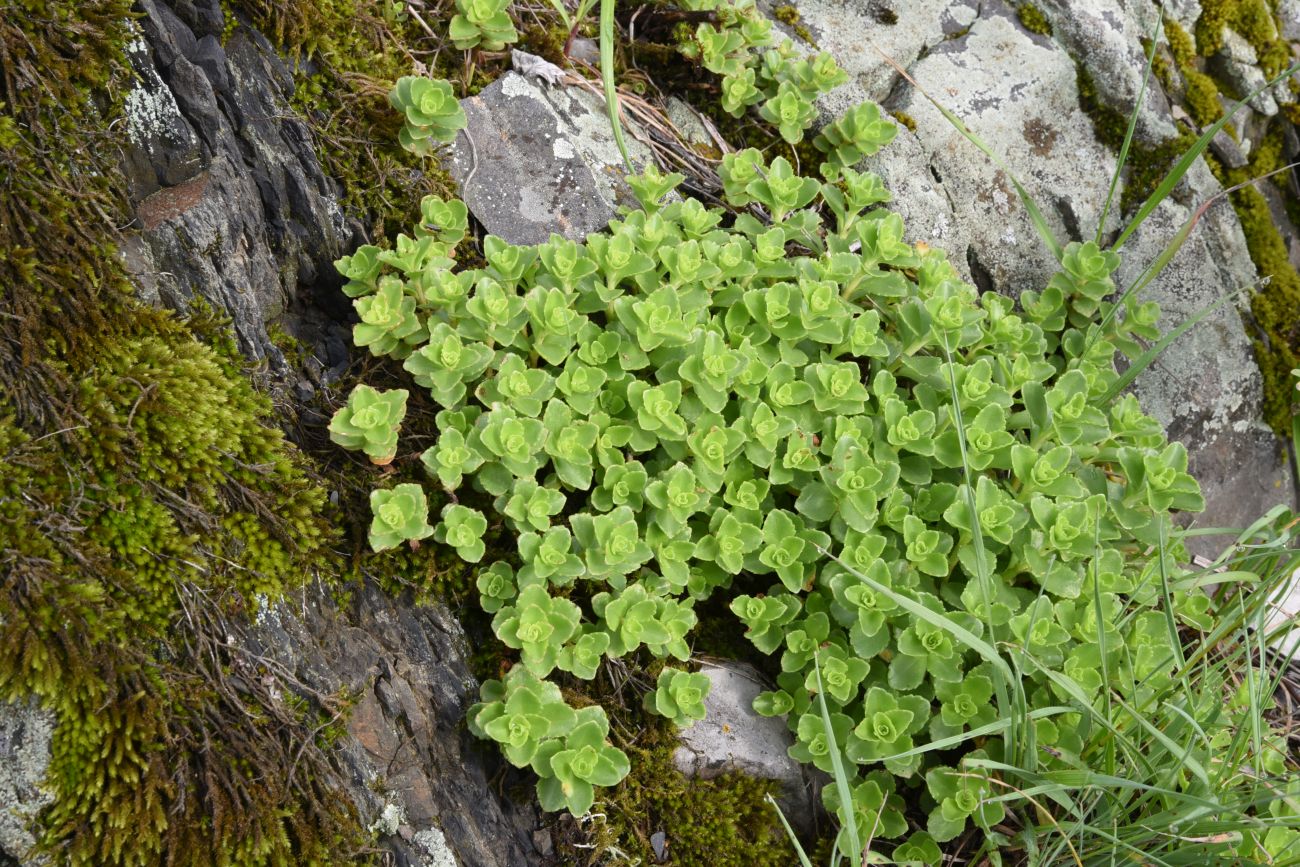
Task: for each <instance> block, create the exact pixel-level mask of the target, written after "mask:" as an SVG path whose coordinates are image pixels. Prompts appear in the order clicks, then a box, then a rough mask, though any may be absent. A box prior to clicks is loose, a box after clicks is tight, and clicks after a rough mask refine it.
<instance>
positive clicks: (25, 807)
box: [0, 700, 54, 864]
mask: <svg viewBox="0 0 1300 867" xmlns="http://www.w3.org/2000/svg"><path fill="white" fill-rule="evenodd" d="M53 733H54V717H53V715H52V714H50V713H48V712H46V711H44V710H41V709H40V707H38V706H37V704H36V702H35V700H32V701H30V702H27V703H12V702H4V701H0V863H3V862H4V858H5V856H6V855H7V856H9V858H12V859H14V861H15V862H16V863H18V864H25V863H28V862H27V861H26V858H27V854H28V851H29V850H30V849H31V848H32V847H33V846H34V845H35V844H36V839H35V837H34V836H33V835H32V833H31V831H30V830H29V828H28V823H29V822H30V821H31V820H32V819H34V818H35V816H36V814H37V813H39V812H40V811H41V809H42V808H44V807H45V806H46V805H47V804H49V803H50V802H51V801H52V800H53V798H52V797H51V795H50V794H49V793H48V792H46V791H45V790H44V789H42V788H41V782H42V780H44V779H45V771H46V769H47V768H48V767H49V766H50V738H51V737H52V735H53Z"/></svg>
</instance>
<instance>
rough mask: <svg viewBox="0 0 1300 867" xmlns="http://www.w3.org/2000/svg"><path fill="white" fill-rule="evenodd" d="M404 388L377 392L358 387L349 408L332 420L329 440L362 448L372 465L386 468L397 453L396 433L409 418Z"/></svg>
mask: <svg viewBox="0 0 1300 867" xmlns="http://www.w3.org/2000/svg"><path fill="white" fill-rule="evenodd" d="M408 395H409V392H407V391H406V390H405V389H401V388H398V389H394V390H392V391H378V390H376V389H373V388H371V387H370V386H368V385H358V386H357V387H356V388H354V389H352V393H351V394H350V395H348V403H347V406H344V407H341V408H340V409H339V410H338V411H337V412H335V413H334V417H333V418H332V419H330V425H329V430H330V439H331V440H333V441H334V442H336V443H338V444H339V445H341V446H343V448H345V449H353V450H356V449H360V450H361V451H363V452H365V453H366V455H367V456H368V457H369V458H370V460H371V462H372V463H375V464H379V465H380V466H383V465H384V464H388V463H390V462H391V461H392V460H393V457H394V456H395V455H396V454H397V432H398V430H399V429H400V428H401V426H402V419H403V418H405V417H406V398H407V397H408Z"/></svg>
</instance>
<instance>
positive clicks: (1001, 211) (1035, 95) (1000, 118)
mask: <svg viewBox="0 0 1300 867" xmlns="http://www.w3.org/2000/svg"><path fill="white" fill-rule="evenodd" d="M912 72H913V75H914V76H915V77H916V78H917V80H918V81H920V82H923V86H925V87H926V88H927V89H929V90H932V91H933V92H934V93H935V94H936V96H937V97H938V98H941V99H942V100H943V102H944V103H945V105H946V106H947V107H948V108H949V109H950V110H952V111H953V112H955V113H956V114H957V115H958V116H959V117H961V118H963V119H964V120H965V122H966V123H967V125H968V126H969V127H970V129H971V130H973V131H974V132H975V134H976V135H978V136H979V137H980V138H982V139H983V140H984V141H985V142H989V143H991V145H992V146H993V147H995V148H996V149H997V152H998V153H999V154H1000V156H1001V158H1002V159H1003V161H1004V163H1005V165H1006V166H1007V167H1008V168H1009V170H1010V171H1011V172H1012V173H1014V174H1015V175H1016V177H1018V178H1019V180H1020V181H1021V183H1023V184H1024V185H1025V187H1026V188H1027V189H1028V191H1029V193H1030V195H1032V196H1033V197H1034V198H1035V200H1036V201H1037V202H1038V204H1039V206H1040V208H1041V209H1042V211H1043V214H1044V217H1045V218H1046V219H1047V221H1048V223H1049V224H1050V225H1051V227H1052V230H1053V232H1054V233H1055V234H1056V236H1057V237H1058V238H1074V237H1078V236H1079V235H1080V234H1082V233H1089V234H1090V233H1092V232H1094V231H1095V230H1096V225H1097V222H1098V220H1099V219H1100V216H1101V209H1102V205H1103V203H1104V202H1105V200H1106V192H1107V188H1108V186H1109V183H1110V177H1111V175H1112V174H1113V172H1114V167H1115V157H1114V155H1113V154H1111V153H1110V152H1109V151H1108V150H1107V149H1106V148H1105V147H1104V146H1103V145H1102V144H1101V143H1100V142H1098V141H1097V139H1096V137H1095V136H1094V135H1093V131H1092V124H1091V122H1090V121H1089V119H1088V117H1087V116H1086V115H1085V114H1084V113H1083V111H1082V109H1081V108H1080V107H1079V94H1078V89H1077V86H1076V82H1075V68H1074V62H1073V61H1072V60H1071V59H1070V57H1069V55H1068V54H1066V52H1065V51H1064V50H1063V49H1062V48H1061V47H1060V46H1058V45H1056V44H1055V43H1053V42H1051V41H1050V40H1044V39H1042V38H1040V37H1035V36H1032V35H1031V34H1029V33H1028V32H1026V31H1025V30H1024V29H1023V28H1021V27H1020V26H1019V22H1017V21H1016V19H1015V15H1014V13H1013V12H1012V11H1011V10H1010V9H1009V8H1007V7H1005V6H1001V5H999V4H993V5H986V6H985V7H984V11H983V13H982V15H981V17H980V18H979V19H978V20H976V21H975V23H974V24H973V25H971V28H970V30H969V31H968V32H967V33H966V34H965V35H963V36H960V37H958V38H956V39H952V40H949V41H947V42H944V43H943V44H941V45H939V46H938V47H937V48H935V49H934V50H933V51H931V52H930V53H929V54H928V55H927V56H926V57H924V58H923V59H922V60H920V61H919V62H917V64H916V65H915V67H914V68H913V70H912ZM888 105H889V106H890V107H891V108H897V109H899V110H901V111H904V112H906V113H907V114H908V115H910V116H911V118H912V119H913V120H914V121H915V124H916V137H917V139H918V141H919V144H920V147H921V149H922V151H923V152H924V153H925V155H926V162H927V163H928V164H929V166H930V167H932V169H933V170H934V172H936V173H937V175H938V176H939V177H940V178H942V183H943V188H944V190H945V193H946V196H947V198H948V200H949V201H950V202H951V203H952V211H953V221H954V222H955V223H956V224H957V225H959V226H961V227H963V229H964V230H965V231H966V232H968V233H969V235H968V237H969V244H970V247H969V252H968V253H967V252H966V251H960V250H952V249H950V250H949V257H950V258H951V259H959V258H965V257H966V256H969V259H970V263H971V271H972V272H974V273H973V274H972V276H974V277H975V279H976V283H977V285H981V288H985V289H988V288H993V289H997V290H998V291H1001V292H1006V293H1008V294H1010V295H1012V296H1018V295H1019V294H1020V293H1021V292H1022V291H1024V290H1025V289H1041V288H1042V287H1043V286H1044V285H1045V284H1046V282H1047V279H1048V278H1049V277H1050V275H1051V274H1052V272H1053V271H1054V270H1055V268H1056V263H1055V260H1054V259H1053V257H1052V255H1051V253H1050V252H1049V250H1048V249H1047V247H1046V246H1045V245H1044V244H1043V242H1042V240H1041V239H1040V238H1039V236H1038V234H1037V233H1036V232H1035V230H1034V228H1033V226H1032V224H1031V223H1030V221H1029V217H1028V214H1027V213H1026V211H1025V209H1024V208H1023V206H1022V205H1021V203H1020V200H1019V199H1018V198H1017V196H1016V192H1015V189H1014V187H1013V186H1012V183H1011V178H1010V177H1009V176H1008V174H1007V171H1006V170H1004V169H1002V168H999V167H998V166H997V165H995V164H994V163H993V162H992V161H991V160H989V159H987V158H986V157H984V156H983V155H982V154H981V153H980V152H979V150H978V149H977V148H976V147H975V146H974V145H973V144H971V143H970V142H969V141H967V140H966V138H965V137H964V136H963V135H962V134H961V133H960V132H958V131H957V130H956V129H954V128H953V126H952V125H951V124H950V123H949V122H948V120H947V119H946V118H944V116H943V115H942V114H940V112H939V111H938V110H937V109H936V108H934V106H933V105H931V104H930V102H929V101H928V100H927V99H925V98H924V97H923V96H922V95H920V94H918V93H916V92H915V91H913V90H912V89H911V88H910V87H908V88H905V89H904V88H900V90H899V92H898V93H897V94H896V95H895V96H894V97H893V98H891V100H890V102H889V103H888ZM886 150H888V149H886ZM927 174H928V173H927ZM1115 221H1116V218H1115V216H1114V212H1113V211H1112V212H1111V215H1110V216H1109V217H1108V221H1107V228H1112V227H1113V226H1114V225H1115Z"/></svg>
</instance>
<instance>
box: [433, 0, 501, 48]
mask: <svg viewBox="0 0 1300 867" xmlns="http://www.w3.org/2000/svg"><path fill="white" fill-rule="evenodd" d="M509 9H510V0H456V14H455V15H453V16H452V18H451V23H450V25H448V30H447V33H448V35H449V36H451V41H452V42H453V43H455V45H456V48H457V49H459V50H460V51H468V50H470V49H471V48H481V49H483V50H484V51H500V50H501V49H503V48H505V47H506V45H508V44H509V43H511V42H514V41H515V40H517V39H518V38H519V34H518V33H517V32H516V31H515V25H514V22H513V21H511V20H510V12H509Z"/></svg>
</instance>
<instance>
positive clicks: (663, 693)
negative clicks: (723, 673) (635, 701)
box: [644, 668, 710, 728]
mask: <svg viewBox="0 0 1300 867" xmlns="http://www.w3.org/2000/svg"><path fill="white" fill-rule="evenodd" d="M709 685H710V681H709V677H708V675H705V674H700V673H699V672H694V673H692V672H687V671H680V670H678V669H675V668H665V669H664V670H663V671H661V672H659V679H658V681H657V682H656V684H655V689H654V692H647V693H646V694H645V699H644V701H645V707H646V710H649V711H651V712H652V713H657V714H659V715H660V716H663V717H667V718H668V719H670V720H672V721H673V724H674V725H677V726H678V727H680V728H686V727H688V726H690V725H693V724H694V723H695V722H697V721H699V720H702V719H704V716H705V709H704V697H705V696H706V695H708V694H709Z"/></svg>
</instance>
